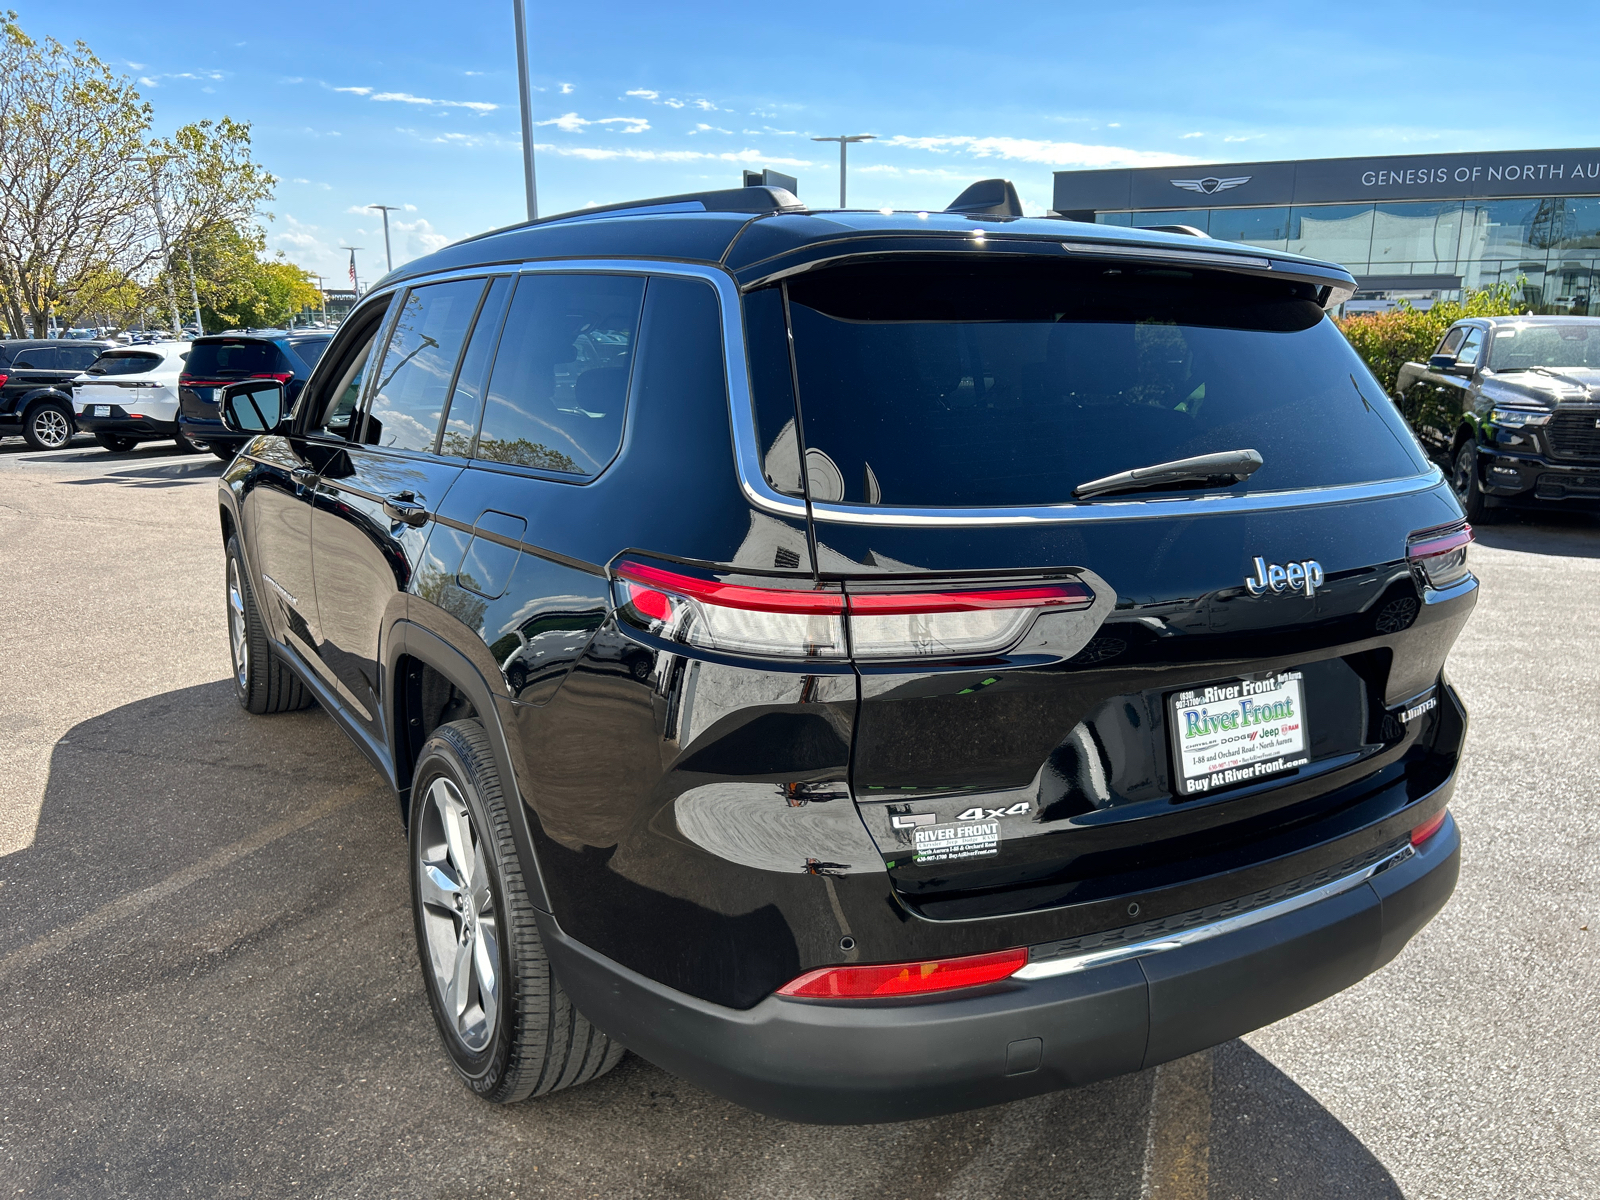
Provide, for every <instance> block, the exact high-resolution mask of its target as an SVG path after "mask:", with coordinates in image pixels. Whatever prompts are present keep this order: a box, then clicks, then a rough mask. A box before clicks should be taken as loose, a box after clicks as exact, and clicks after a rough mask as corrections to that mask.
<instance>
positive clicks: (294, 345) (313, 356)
mask: <svg viewBox="0 0 1600 1200" xmlns="http://www.w3.org/2000/svg"><path fill="white" fill-rule="evenodd" d="M328 342H329V339H328V338H307V339H305V340H304V341H300V342H290V343H289V349H291V350H293V351H294V353H295V357H296V358H298V359H299V360H300V361H301V362H303V363H305V365H306V366H308V367H314V366H316V365H317V359H319V358H321V357H322V352H323V351H324V350H326V349H327V348H328Z"/></svg>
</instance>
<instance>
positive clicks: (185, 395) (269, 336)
mask: <svg viewBox="0 0 1600 1200" xmlns="http://www.w3.org/2000/svg"><path fill="white" fill-rule="evenodd" d="M327 345H328V335H327V334H310V335H307V334H289V333H285V332H283V331H282V330H272V329H268V330H261V331H254V332H250V333H220V334H209V335H207V336H206V337H201V338H195V339H194V341H193V342H191V343H190V347H191V348H190V352H189V361H188V363H187V364H186V367H185V370H184V372H183V374H182V376H180V378H179V381H178V383H179V391H178V394H179V407H178V432H179V433H181V434H182V435H183V436H184V437H186V438H188V439H189V440H190V441H191V442H192V443H194V444H195V445H197V446H202V447H204V448H206V449H208V450H210V451H211V452H212V453H214V454H215V455H216V456H217V457H218V458H220V459H223V460H224V461H226V460H227V459H230V458H232V457H233V455H234V452H235V451H236V450H238V449H239V447H240V446H242V445H243V444H244V443H245V441H247V440H248V439H246V438H243V437H240V436H238V435H236V434H231V433H229V432H228V431H227V430H226V429H224V428H223V426H222V422H221V421H219V420H218V419H217V393H218V392H219V391H220V390H221V389H222V388H224V387H226V386H227V385H228V384H230V383H237V382H238V381H239V380H241V379H274V380H277V381H278V382H280V383H282V384H283V385H284V387H285V389H286V394H287V396H288V398H289V400H290V402H291V403H292V402H293V401H294V398H295V397H296V396H298V395H299V394H300V389H301V388H302V387H304V386H305V382H306V380H307V379H308V378H310V376H311V368H312V367H314V366H316V363H317V359H318V358H319V357H321V355H322V352H323V350H325V349H326V348H327Z"/></svg>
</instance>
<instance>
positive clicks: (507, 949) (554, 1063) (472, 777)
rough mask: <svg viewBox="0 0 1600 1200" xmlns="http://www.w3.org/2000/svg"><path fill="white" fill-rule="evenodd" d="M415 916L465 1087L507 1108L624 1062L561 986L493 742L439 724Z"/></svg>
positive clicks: (425, 797) (416, 842)
mask: <svg viewBox="0 0 1600 1200" xmlns="http://www.w3.org/2000/svg"><path fill="white" fill-rule="evenodd" d="M409 837H410V848H411V855H410V858H411V896H412V912H413V915H414V917H415V920H416V929H417V953H418V957H419V958H420V959H421V961H422V978H423V986H424V988H425V989H426V991H427V994H428V1003H429V1005H430V1006H431V1007H432V1008H433V1016H434V1020H435V1021H436V1022H437V1023H438V1026H439V1036H440V1039H441V1040H442V1041H443V1042H444V1048H445V1051H446V1053H448V1054H449V1056H450V1061H451V1063H452V1064H453V1065H454V1067H455V1069H456V1073H457V1074H458V1075H460V1077H461V1078H462V1080H463V1081H464V1082H465V1083H466V1085H467V1086H468V1087H469V1088H471V1089H472V1090H473V1091H474V1092H476V1093H477V1094H478V1095H479V1096H482V1097H483V1098H484V1099H485V1100H492V1101H495V1102H496V1103H500V1104H510V1103H514V1102H515V1101H518V1100H525V1099H527V1098H528V1097H530V1096H542V1095H544V1094H546V1093H548V1092H554V1091H559V1090H560V1089H562V1088H567V1087H571V1086H573V1085H574V1084H579V1083H587V1082H588V1081H589V1080H591V1079H596V1078H598V1077H599V1076H601V1075H604V1074H605V1073H606V1072H607V1071H609V1070H611V1068H612V1067H614V1066H616V1065H617V1063H618V1062H620V1061H621V1060H622V1056H623V1054H624V1053H625V1052H626V1051H625V1050H624V1049H623V1046H622V1044H621V1043H620V1042H617V1041H614V1040H613V1039H612V1038H610V1037H607V1036H606V1035H605V1034H604V1033H602V1032H600V1030H598V1029H596V1028H595V1027H594V1026H593V1025H591V1024H590V1023H589V1022H588V1020H587V1019H586V1018H585V1017H584V1016H583V1014H582V1013H580V1012H578V1010H577V1009H575V1008H574V1007H573V1006H572V1001H571V1000H569V999H568V998H567V994H566V993H565V992H564V991H563V990H562V988H561V985H560V983H558V982H557V981H556V977H555V974H554V972H553V971H552V970H551V967H550V960H549V958H548V957H547V956H546V954H545V951H544V943H543V941H542V940H541V939H540V937H539V927H538V925H537V924H536V923H535V921H534V915H533V914H534V907H533V903H532V902H531V901H530V900H529V899H528V892H527V888H526V886H525V884H524V882H523V869H522V861H521V858H520V857H519V856H518V854H517V848H516V843H515V841H514V840H513V838H512V835H511V814H510V812H509V811H508V809H507V801H506V798H505V794H504V792H503V791H502V789H501V786H500V775H499V772H498V771H497V770H496V769H495V765H494V755H493V753H492V751H491V750H490V746H489V737H488V734H487V733H485V732H484V729H483V726H482V725H481V724H479V723H478V722H477V721H475V720H463V721H452V722H450V723H449V724H446V725H441V726H439V728H437V729H436V730H434V731H433V735H432V736H431V737H430V738H429V739H428V741H427V742H426V743H425V744H424V745H423V747H422V751H421V753H420V754H419V755H418V759H417V772H416V775H415V777H414V780H413V783H412V786H411V823H410V830H409Z"/></svg>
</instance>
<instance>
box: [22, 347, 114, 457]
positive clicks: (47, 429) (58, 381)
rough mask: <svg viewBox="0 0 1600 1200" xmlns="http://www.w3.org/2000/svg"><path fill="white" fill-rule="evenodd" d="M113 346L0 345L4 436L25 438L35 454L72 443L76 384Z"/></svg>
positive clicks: (75, 425)
mask: <svg viewBox="0 0 1600 1200" xmlns="http://www.w3.org/2000/svg"><path fill="white" fill-rule="evenodd" d="M115 345H116V343H115V342H85V341H79V340H77V339H67V338H23V339H19V340H16V341H8V342H0V437H6V436H15V435H17V434H21V435H22V440H23V441H25V442H27V443H28V445H29V446H30V447H31V448H33V449H34V450H60V449H61V448H62V447H63V446H65V445H66V444H67V443H68V442H70V441H71V440H72V435H73V433H74V432H75V431H76V430H77V423H76V422H75V421H74V420H73V416H72V381H73V380H74V379H76V378H77V377H78V376H79V375H81V374H83V373H84V372H85V371H87V370H88V369H89V368H90V367H92V366H93V365H94V361H95V359H97V358H99V357H100V356H101V355H102V354H104V353H105V352H106V351H107V350H109V349H111V348H112V347H113V346H115Z"/></svg>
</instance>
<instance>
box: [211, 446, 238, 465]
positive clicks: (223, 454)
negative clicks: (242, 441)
mask: <svg viewBox="0 0 1600 1200" xmlns="http://www.w3.org/2000/svg"><path fill="white" fill-rule="evenodd" d="M206 449H207V450H209V451H211V453H213V454H215V455H216V456H217V457H218V458H220V459H221V460H222V461H223V462H232V461H233V447H231V446H211V445H208V446H207V447H206Z"/></svg>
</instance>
